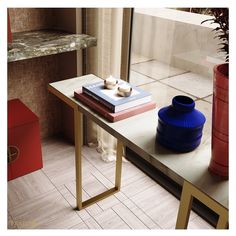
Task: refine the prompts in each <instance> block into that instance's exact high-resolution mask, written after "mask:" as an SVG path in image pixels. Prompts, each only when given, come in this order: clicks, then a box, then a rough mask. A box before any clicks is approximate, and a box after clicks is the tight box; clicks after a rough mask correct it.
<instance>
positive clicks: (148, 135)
mask: <svg viewBox="0 0 236 236" xmlns="http://www.w3.org/2000/svg"><path fill="white" fill-rule="evenodd" d="M100 80H101V79H100V78H98V77H96V76H95V75H91V74H90V75H86V76H81V77H77V78H72V79H67V80H63V81H59V82H54V83H51V84H49V91H50V92H52V93H53V94H55V95H56V96H57V97H59V98H60V99H61V100H63V101H64V102H66V103H67V104H68V105H70V106H71V107H74V108H76V107H77V108H78V109H79V110H80V111H81V112H82V113H83V114H85V115H86V116H87V117H89V118H90V119H92V120H93V121H95V122H96V123H97V124H98V125H100V126H101V127H102V128H104V129H105V130H106V131H108V132H109V133H110V134H111V135H113V136H114V137H116V138H118V139H120V140H121V141H122V142H123V143H124V145H125V146H127V147H129V148H130V149H132V150H133V151H135V152H136V153H138V154H139V155H140V156H142V158H144V159H145V160H146V161H148V162H149V163H151V164H152V165H154V166H155V167H156V168H158V169H159V170H161V171H162V172H163V173H164V174H166V175H167V176H169V177H170V178H172V179H173V180H174V181H176V182H177V183H179V184H181V185H182V184H183V181H184V180H187V181H188V182H190V183H192V184H193V185H195V186H196V187H197V188H199V189H200V190H201V191H202V192H204V193H206V194H207V195H209V196H210V197H211V198H213V199H214V200H216V201H217V202H218V203H220V204H221V205H223V206H224V207H226V208H228V181H227V180H224V181H223V180H220V179H219V178H217V177H216V176H213V175H211V174H210V173H209V172H208V165H209V161H210V156H211V143H210V141H209V139H205V140H204V138H203V139H202V144H201V145H200V146H199V147H198V148H196V149H195V150H194V151H192V152H188V153H176V152H173V151H170V150H167V149H165V148H164V147H162V146H160V145H159V144H158V143H157V142H156V127H157V112H158V108H156V109H154V110H151V111H148V112H144V113H142V114H139V115H135V116H132V117H130V118H127V119H125V120H121V121H118V122H115V123H111V122H109V121H107V120H105V119H104V118H102V117H101V116H99V115H98V114H97V113H96V112H94V111H92V110H91V109H90V108H88V107H87V106H85V105H83V104H82V103H80V102H78V101H77V100H76V99H75V98H74V91H75V90H77V89H79V88H81V87H82V86H83V85H85V84H87V83H94V82H99V81H100ZM140 124H142V125H140Z"/></svg>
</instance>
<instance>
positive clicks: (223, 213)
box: [175, 181, 228, 229]
mask: <svg viewBox="0 0 236 236" xmlns="http://www.w3.org/2000/svg"><path fill="white" fill-rule="evenodd" d="M193 198H197V199H198V200H199V201H200V202H202V203H203V204H205V205H206V206H207V207H209V208H210V209H212V210H213V211H214V212H215V213H217V214H218V215H219V219H218V222H217V225H216V228H217V229H226V228H227V227H228V209H226V208H225V207H223V206H222V205H220V204H219V203H218V202H216V201H215V200H214V199H212V198H211V197H209V196H208V195H206V194H205V193H203V192H202V191H201V190H199V189H197V188H196V187H195V186H193V185H192V184H191V183H189V182H188V181H184V185H183V189H182V194H181V199H180V205H179V212H178V217H177V222H176V227H175V228H176V229H187V226H188V221H189V215H190V211H191V208H192V201H193Z"/></svg>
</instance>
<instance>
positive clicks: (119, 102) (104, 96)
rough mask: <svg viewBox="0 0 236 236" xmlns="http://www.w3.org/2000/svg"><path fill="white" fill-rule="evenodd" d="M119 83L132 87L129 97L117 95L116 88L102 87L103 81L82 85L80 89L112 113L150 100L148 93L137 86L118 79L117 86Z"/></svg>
mask: <svg viewBox="0 0 236 236" xmlns="http://www.w3.org/2000/svg"><path fill="white" fill-rule="evenodd" d="M121 84H122V85H123V84H126V85H129V86H131V87H132V93H131V95H130V96H129V97H121V96H119V95H118V94H117V88H116V89H112V90H111V89H106V88H105V87H104V82H103V81H101V82H96V83H93V84H87V85H84V86H83V87H82V91H83V93H85V94H87V95H89V96H91V97H92V98H94V99H96V100H97V101H98V102H100V103H101V104H103V105H104V106H106V107H107V108H108V109H109V110H110V111H111V112H114V113H115V112H120V111H123V110H126V109H129V108H131V107H135V106H138V105H142V104H144V103H147V102H150V101H151V94H150V93H148V92H146V91H144V90H142V89H140V88H138V87H135V86H132V85H131V84H129V83H127V82H125V81H123V80H118V86H119V85H121ZM118 86H117V87H118Z"/></svg>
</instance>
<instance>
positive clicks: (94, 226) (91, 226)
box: [84, 218, 102, 229]
mask: <svg viewBox="0 0 236 236" xmlns="http://www.w3.org/2000/svg"><path fill="white" fill-rule="evenodd" d="M84 223H85V224H86V225H87V226H88V228H89V229H102V227H101V226H100V225H99V224H98V223H97V222H96V221H95V220H94V219H93V218H89V219H87V220H85V221H84Z"/></svg>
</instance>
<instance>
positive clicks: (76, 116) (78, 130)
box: [74, 108, 123, 210]
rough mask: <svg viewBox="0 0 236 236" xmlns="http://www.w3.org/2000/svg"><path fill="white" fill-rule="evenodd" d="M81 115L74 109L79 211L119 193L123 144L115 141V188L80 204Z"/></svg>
mask: <svg viewBox="0 0 236 236" xmlns="http://www.w3.org/2000/svg"><path fill="white" fill-rule="evenodd" d="M82 119H83V115H82V113H81V112H80V111H79V110H78V109H77V108H75V109H74V124H75V125H74V126H75V127H74V131H75V166H76V172H75V173H76V201H77V208H78V210H81V209H83V208H85V207H87V206H90V205H92V204H94V203H95V202H98V201H100V200H102V199H104V198H106V197H108V196H111V195H113V194H114V193H116V192H118V191H120V186H121V170H122V156H123V143H122V142H121V141H120V140H117V153H116V175H115V187H113V188H111V189H108V190H107V191H105V192H103V193H100V194H98V195H96V196H94V197H92V198H90V199H88V200H86V201H84V202H82V145H83V120H82Z"/></svg>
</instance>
